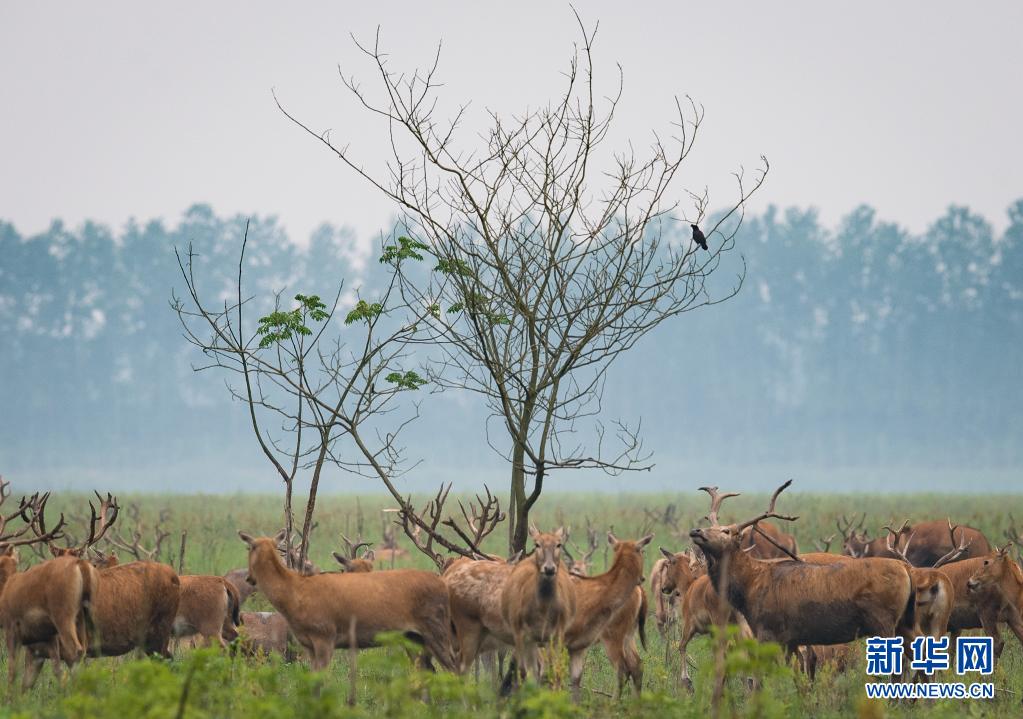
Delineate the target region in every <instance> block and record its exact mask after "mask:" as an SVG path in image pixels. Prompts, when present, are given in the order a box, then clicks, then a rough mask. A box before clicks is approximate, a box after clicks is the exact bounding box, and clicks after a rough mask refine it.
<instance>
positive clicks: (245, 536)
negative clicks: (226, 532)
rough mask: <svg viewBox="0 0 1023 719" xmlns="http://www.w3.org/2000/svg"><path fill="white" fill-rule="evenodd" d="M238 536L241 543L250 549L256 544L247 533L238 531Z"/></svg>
mask: <svg viewBox="0 0 1023 719" xmlns="http://www.w3.org/2000/svg"><path fill="white" fill-rule="evenodd" d="M238 536H239V537H241V539H242V541H243V542H245V543H246V544H247V545H249V546H250V547H251V546H252V545H253V544H255V543H256V540H255V538H254V537H253V536H252V535H251V534H249V533H248V532H242V531H239V532H238Z"/></svg>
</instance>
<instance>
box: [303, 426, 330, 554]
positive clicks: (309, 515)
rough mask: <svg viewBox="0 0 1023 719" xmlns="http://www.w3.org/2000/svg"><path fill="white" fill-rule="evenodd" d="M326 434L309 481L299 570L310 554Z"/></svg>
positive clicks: (321, 438)
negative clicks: (310, 536) (310, 535)
mask: <svg viewBox="0 0 1023 719" xmlns="http://www.w3.org/2000/svg"><path fill="white" fill-rule="evenodd" d="M328 439H329V437H328V436H326V435H321V437H320V454H319V455H318V456H317V457H316V466H315V468H314V469H313V479H312V482H310V483H309V500H308V501H307V502H306V503H305V521H304V522H303V523H302V543H301V544H300V545H299V550H298V566H297V567H295V569H297V570H298V571H300V572H301V571H302V570H303V569H304V568H305V560H306V558H307V557H308V556H309V534H310V533H311V532H312V526H313V510H314V509H316V490H317V488H319V486H320V472H321V471H322V470H323V462H324V460H325V459H326V457H327V440H328Z"/></svg>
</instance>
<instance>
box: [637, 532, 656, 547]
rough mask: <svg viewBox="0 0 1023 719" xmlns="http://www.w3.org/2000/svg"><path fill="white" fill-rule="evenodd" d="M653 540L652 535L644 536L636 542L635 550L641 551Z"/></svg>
mask: <svg viewBox="0 0 1023 719" xmlns="http://www.w3.org/2000/svg"><path fill="white" fill-rule="evenodd" d="M653 538H654V535H652V534H648V535H646V536H645V537H643V538H642V539H641V540H639V541H638V542H636V548H637V549H640V550H642V549H643V547H645V546H646V545H648V544H650V541H651V540H652V539H653Z"/></svg>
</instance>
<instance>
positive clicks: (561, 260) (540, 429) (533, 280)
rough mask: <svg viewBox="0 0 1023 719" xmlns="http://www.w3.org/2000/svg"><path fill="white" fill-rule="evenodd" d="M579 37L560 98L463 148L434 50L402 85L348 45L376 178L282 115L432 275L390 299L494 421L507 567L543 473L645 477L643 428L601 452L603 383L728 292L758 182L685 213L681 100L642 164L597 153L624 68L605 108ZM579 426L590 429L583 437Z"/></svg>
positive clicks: (584, 37)
mask: <svg viewBox="0 0 1023 719" xmlns="http://www.w3.org/2000/svg"><path fill="white" fill-rule="evenodd" d="M576 19H577V21H578V20H579V18H578V16H576ZM579 29H580V34H581V42H580V43H579V44H578V45H577V46H576V47H575V51H574V53H573V55H572V58H571V61H570V63H569V68H568V72H567V73H566V85H565V89H564V91H563V93H562V94H561V96H560V97H559V98H558V99H557V100H556V101H555V102H552V103H550V104H549V105H547V106H546V107H541V108H540V109H536V110H527V111H526V112H525V113H523V114H521V115H516V116H512V117H502V116H500V115H498V114H497V113H496V112H488V113H487V114H486V119H485V123H486V125H487V126H488V127H487V129H486V130H484V131H483V133H482V135H481V136H480V135H476V134H475V133H470V134H471V135H472V141H473V143H474V144H475V146H472V145H469V146H467V145H464V144H462V142H461V140H462V135H463V134H464V133H463V125H464V124H467V123H468V120H469V114H468V110H469V107H468V105H463V106H461V107H460V108H459V109H458V110H456V111H455V112H454V116H453V119H450V120H447V121H445V120H444V119H443V118H442V117H440V115H441V111H440V110H438V107H439V105H438V102H439V94H438V90H439V88H440V87H441V84H440V82H439V80H438V77H437V71H438V62H439V50H438V54H437V57H435V58H434V60H433V63H432V65H430V66H429V67H428V68H426V69H425V70H424V71H417V72H413V73H399V72H396V71H395V70H393V69H392V68H391V66H390V65H389V63H388V56H387V55H386V53H385V52H384V51H383V50H382V49H381V46H380V37H379V31H378V32H377V36H376V38H375V40H374V42H373V43H372V44H369V45H366V44H360V43H359V42H358V41H356V45H357V46H358V48H359V49H360V50H361V51H362V52H363V53H364V54H365V55H366V57H367V58H369V60H370V61H371V63H372V65H373V68H374V69H373V72H374V74H375V75H376V79H377V81H378V82H379V90H380V92H379V93H378V94H373V93H371V92H370V91H368V90H366V89H364V88H363V87H362V86H361V85H360V84H359V82H357V80H356V79H355V78H354V77H346V76H344V75H342V81H343V83H344V85H345V86H346V87H347V88H348V90H349V91H351V93H352V94H353V96H354V98H355V100H356V101H357V103H358V104H360V105H361V106H362V107H363V108H364V109H365V110H367V111H368V112H370V113H372V114H374V115H376V116H378V117H379V118H380V119H381V122H383V123H386V124H387V126H388V129H389V137H390V143H391V146H390V157H389V158H388V159H387V161H386V167H385V168H381V169H380V170H379V171H374V170H371V169H368V168H367V167H366V166H365V165H364V164H363V163H362V161H361V160H360V159H359V158H357V157H356V156H355V152H354V150H353V149H352V147H351V146H350V145H340V144H336V143H335V142H334V141H333V140H332V139H331V136H330V131H326V132H322V133H320V132H317V131H315V130H313V129H311V128H310V127H309V126H308V125H307V124H305V123H303V122H301V121H299V120H298V119H296V117H295V116H294V115H293V114H292V113H290V112H289V111H288V110H286V109H285V108H284V107H283V106H282V105H281V103H280V101H278V106H279V107H280V109H281V111H282V112H283V113H284V114H285V115H286V116H287V117H288V118H289V119H291V120H292V121H293V122H295V123H296V124H297V125H299V126H300V127H301V128H303V129H304V130H306V131H307V132H309V133H310V134H312V135H313V136H314V137H316V138H318V139H319V140H320V141H321V142H323V143H324V144H325V145H326V146H327V147H328V148H329V149H330V150H331V151H332V152H334V153H335V154H336V155H337V156H338V157H339V158H340V159H341V160H342V161H343V162H344V163H345V165H346V166H347V167H349V168H350V169H351V170H354V171H355V172H356V173H357V174H358V175H360V176H361V177H362V178H364V179H365V180H366V181H368V182H369V183H370V184H371V185H372V186H374V187H375V188H377V189H378V190H379V191H380V192H382V193H384V195H386V196H387V197H389V198H390V199H391V200H393V201H394V202H395V203H397V205H398V206H399V208H400V209H401V212H402V223H403V228H404V233H405V235H406V236H405V237H402V238H401V244H400V245H396V246H394V248H392V249H394V250H400V249H401V248H405V249H411V250H416V251H422V252H424V253H428V254H430V255H432V256H433V258H434V259H435V260H436V266H435V269H434V271H433V272H428V273H426V272H422V271H421V266H420V269H417V268H414V267H412V266H406V267H405V268H403V269H399V271H398V277H399V288H400V291H401V294H402V296H403V298H404V300H405V302H406V303H407V304H408V305H409V306H413V307H422V308H426V309H428V310H429V313H428V315H427V316H426V317H425V318H424V319H425V325H426V328H427V336H426V337H425V339H426V340H428V341H430V342H433V343H435V346H436V347H437V348H438V349H439V355H440V356H439V357H438V358H437V362H435V364H434V365H433V366H434V370H433V371H431V372H430V374H429V375H428V377H429V379H430V380H431V381H432V382H434V383H435V384H436V386H437V387H439V388H441V389H444V388H459V389H468V390H471V391H473V392H476V393H478V394H480V395H481V396H482V397H483V398H484V399H485V401H486V404H487V406H488V408H489V410H490V411H491V413H492V414H491V419H492V420H493V421H494V422H493V423H491V422H488V427H487V429H488V431H487V440H488V442H489V443H490V445H491V446H492V447H493V448H494V449H495V450H496V451H498V452H499V453H500V454H501V455H502V456H504V457H505V458H506V459H507V460H508V461H509V462H510V464H511V493H510V512H509V515H510V523H509V540H510V549H511V551H516V550H518V549H521V548H523V547H524V545H525V541H526V536H527V527H528V514H529V511H530V508H531V507H533V505H534V504H535V503H536V501H537V500H538V499H539V497H540V494H541V492H542V489H543V486H544V482H545V479H546V477H547V475H548V474H549V473H550V472H552V471H554V470H559V469H562V470H563V469H585V468H599V469H602V470H605V471H607V472H610V473H618V472H623V471H627V470H639V469H649V468H650V466H651V465H650V464H649V455H648V454H646V453H644V451H643V449H642V443H641V441H640V438H639V435H638V429H639V427H638V425H637V426H636V427H631V426H628V425H627V424H626V423H624V422H621V421H616V422H615V423H614V424H615V433H616V434H617V440H618V441H617V442H615V443H614V445H615V446H614V447H613V448H611V447H609V446H608V445H609V444H610V443H609V442H606V441H605V435H606V431H605V425H604V423H602V422H601V421H600V415H601V412H602V410H601V400H602V396H603V388H604V382H605V378H606V375H607V371H608V368H609V367H610V366H611V364H612V363H613V362H614V360H615V359H616V358H617V357H618V356H620V355H621V354H622V353H623V352H626V351H627V350H629V349H631V348H632V347H634V346H635V344H636V343H637V342H638V341H639V339H640V338H641V337H643V336H644V335H645V334H646V333H647V332H649V331H650V330H652V329H653V328H655V327H657V326H658V325H659V324H660V323H662V322H663V321H664V320H666V319H668V318H670V317H674V316H676V315H679V314H681V313H683V312H687V311H690V310H693V309H696V308H698V307H703V306H707V305H713V304H715V303H717V302H720V301H723V300H725V299H727V298H729V297H731V296H733V295H734V294H735V292H737V291H738V289H739V287H740V286H741V283H742V280H743V277H744V276H745V266H744V264H743V267H742V269H741V270H740V271H739V272H738V273H737V275H736V277H735V280H734V282H728V283H724V284H723V286H718V285H715V286H713V287H712V286H709V285H708V279H709V278H710V276H711V275H712V273H714V272H715V270H717V269H718V268H719V267H720V266H721V260H722V257H723V256H724V255H725V254H726V253H727V252H728V251H729V250H731V249H733V247H734V238H735V234H736V232H737V230H738V227H739V225H740V223H741V220H742V216H743V210H744V206H745V203H746V201H747V200H748V198H749V197H750V195H751V194H752V193H753V192H755V191H756V190H757V189H758V188H759V187H760V186H761V184H762V183H763V181H764V178H765V176H766V173H767V170H768V165H767V161H766V159H765V158H761V159H762V160H763V165H762V167H761V168H759V169H758V171H757V172H756V173H755V175H754V176H753V177H752V178H751V179H750V180H747V179H746V178H745V177H744V174H743V172H742V171H741V170H740V171H739V172H737V173H735V179H736V181H737V184H738V188H737V198H736V199H735V200H734V201H733V202H732V204H731V206H730V208H729V209H727V210H725V211H723V212H721V213H718V214H716V215H715V217H714V218H713V219H710V218H708V207H709V203H710V198H709V195H708V192H707V190H706V189H704V190H703V191H702V192H700V193H695V192H690V191H685V195H684V196H685V197H687V207H688V212H683V211H682V204H681V202H680V201H679V199H678V197H679V196H680V195H682V193H683V191H682V190H681V189H679V188H678V187H677V186H678V185H679V178H678V175H679V171H680V168H681V167H682V166H683V163H684V161H685V160H686V158H687V157H688V156H689V153H690V151H691V150H692V148H693V144H694V142H695V139H696V135H697V132H698V130H699V128H700V126H701V124H702V122H703V117H704V112H703V108H702V107H700V106H698V105H697V104H696V103H695V102H693V101H691V100H688V99H687V100H686V101H685V102H683V101H681V100H680V99H679V98H675V100H674V102H673V104H672V115H673V116H672V118H671V123H670V124H671V128H670V131H669V132H668V133H666V134H664V135H661V134H658V133H657V132H654V133H653V134H652V140H651V145H650V147H649V149H648V151H647V152H646V153H638V152H636V151H635V150H634V149H633V147H632V145H631V143H629V144H628V145H627V146H626V147H624V148H622V149H619V150H618V151H616V152H613V153H608V152H606V151H605V143H606V141H607V140H608V137H609V133H610V131H611V129H612V127H613V126H614V120H615V115H616V111H617V109H618V104H619V100H620V98H621V93H622V74H621V70H620V68H619V73H618V78H617V83H616V86H615V88H614V91H613V92H612V93H611V94H610V96H608V97H604V98H603V99H601V98H600V95H599V90H598V87H597V84H596V82H595V68H594V63H593V55H592V50H593V41H594V37H595V34H596V29H595V28H594V30H593V31H589V30H588V29H587V28H586V27H585V26H584V25H583V23H582V22H581V21H579ZM479 137H482V142H479V141H478V138H479ZM704 222H707V226H706V227H705V228H704V234H705V235H706V238H707V241H708V242H709V243H710V245H709V249H708V250H707V251H703V250H701V249H699V247H698V245H697V244H694V243H693V242H692V241H691V240H690V238H689V236H688V235H687V233H689V232H690V228H689V223H692V224H694V225H695V224H701V223H704ZM679 227H681V228H682V232H681V233H679V232H678V231H677V229H678V228H679ZM383 259H385V260H386V259H387V254H386V253H385V257H384V258H383ZM586 418H589V419H590V420H591V421H593V424H594V429H593V433H592V434H590V435H587V436H582V435H581V429H580V422H581V421H582V420H584V419H586ZM495 426H496V427H498V428H500V429H499V431H498V433H497V436H495V434H494V433H493V432H492V431H491V430H492V429H494V428H495ZM499 438H500V439H499ZM527 478H530V479H531V482H532V484H531V487H527ZM527 489H528V491H527Z"/></svg>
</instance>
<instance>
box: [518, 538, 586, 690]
mask: <svg viewBox="0 0 1023 719" xmlns="http://www.w3.org/2000/svg"><path fill="white" fill-rule="evenodd" d="M529 536H530V538H531V539H532V540H533V542H534V547H533V552H532V557H531V558H530V559H529V560H524V561H521V562H519V563H518V564H516V565H515V567H514V569H512V572H511V574H509V575H508V577H507V578H506V579H505V581H504V582H503V584H502V586H501V617H502V619H503V620H504V623H505V625H506V626H507V627H508V630H509V631H510V632H511V634H512V636H513V637H514V639H515V658H516V661H517V662H518V665H519V667H520V668H521V669H523V670H525V671H526V672H527V673H528V674H530V675H532V676H533V677H534V678H535V679H536V680H537V681H539V680H540V673H541V670H540V656H539V651H538V648H539V647H542V646H544V645H546V644H551V645H553V646H554V648H555V650H558V649H560V647H561V646H562V645H563V644H564V639H565V630H566V629H567V628H568V625H569V623H570V622H571V621H572V618H573V617H574V616H575V591H574V589H573V587H572V582H571V581H570V580H569V578H568V570H567V569H566V568H565V566H564V564H563V563H562V561H561V552H562V549H563V543H564V530H563V529H562V528H560V527H559V528H558V529H556V530H555V531H554V532H548V533H544V532H540V531H539V530H538V529H537V528H536V527H534V526H530V528H529Z"/></svg>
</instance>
